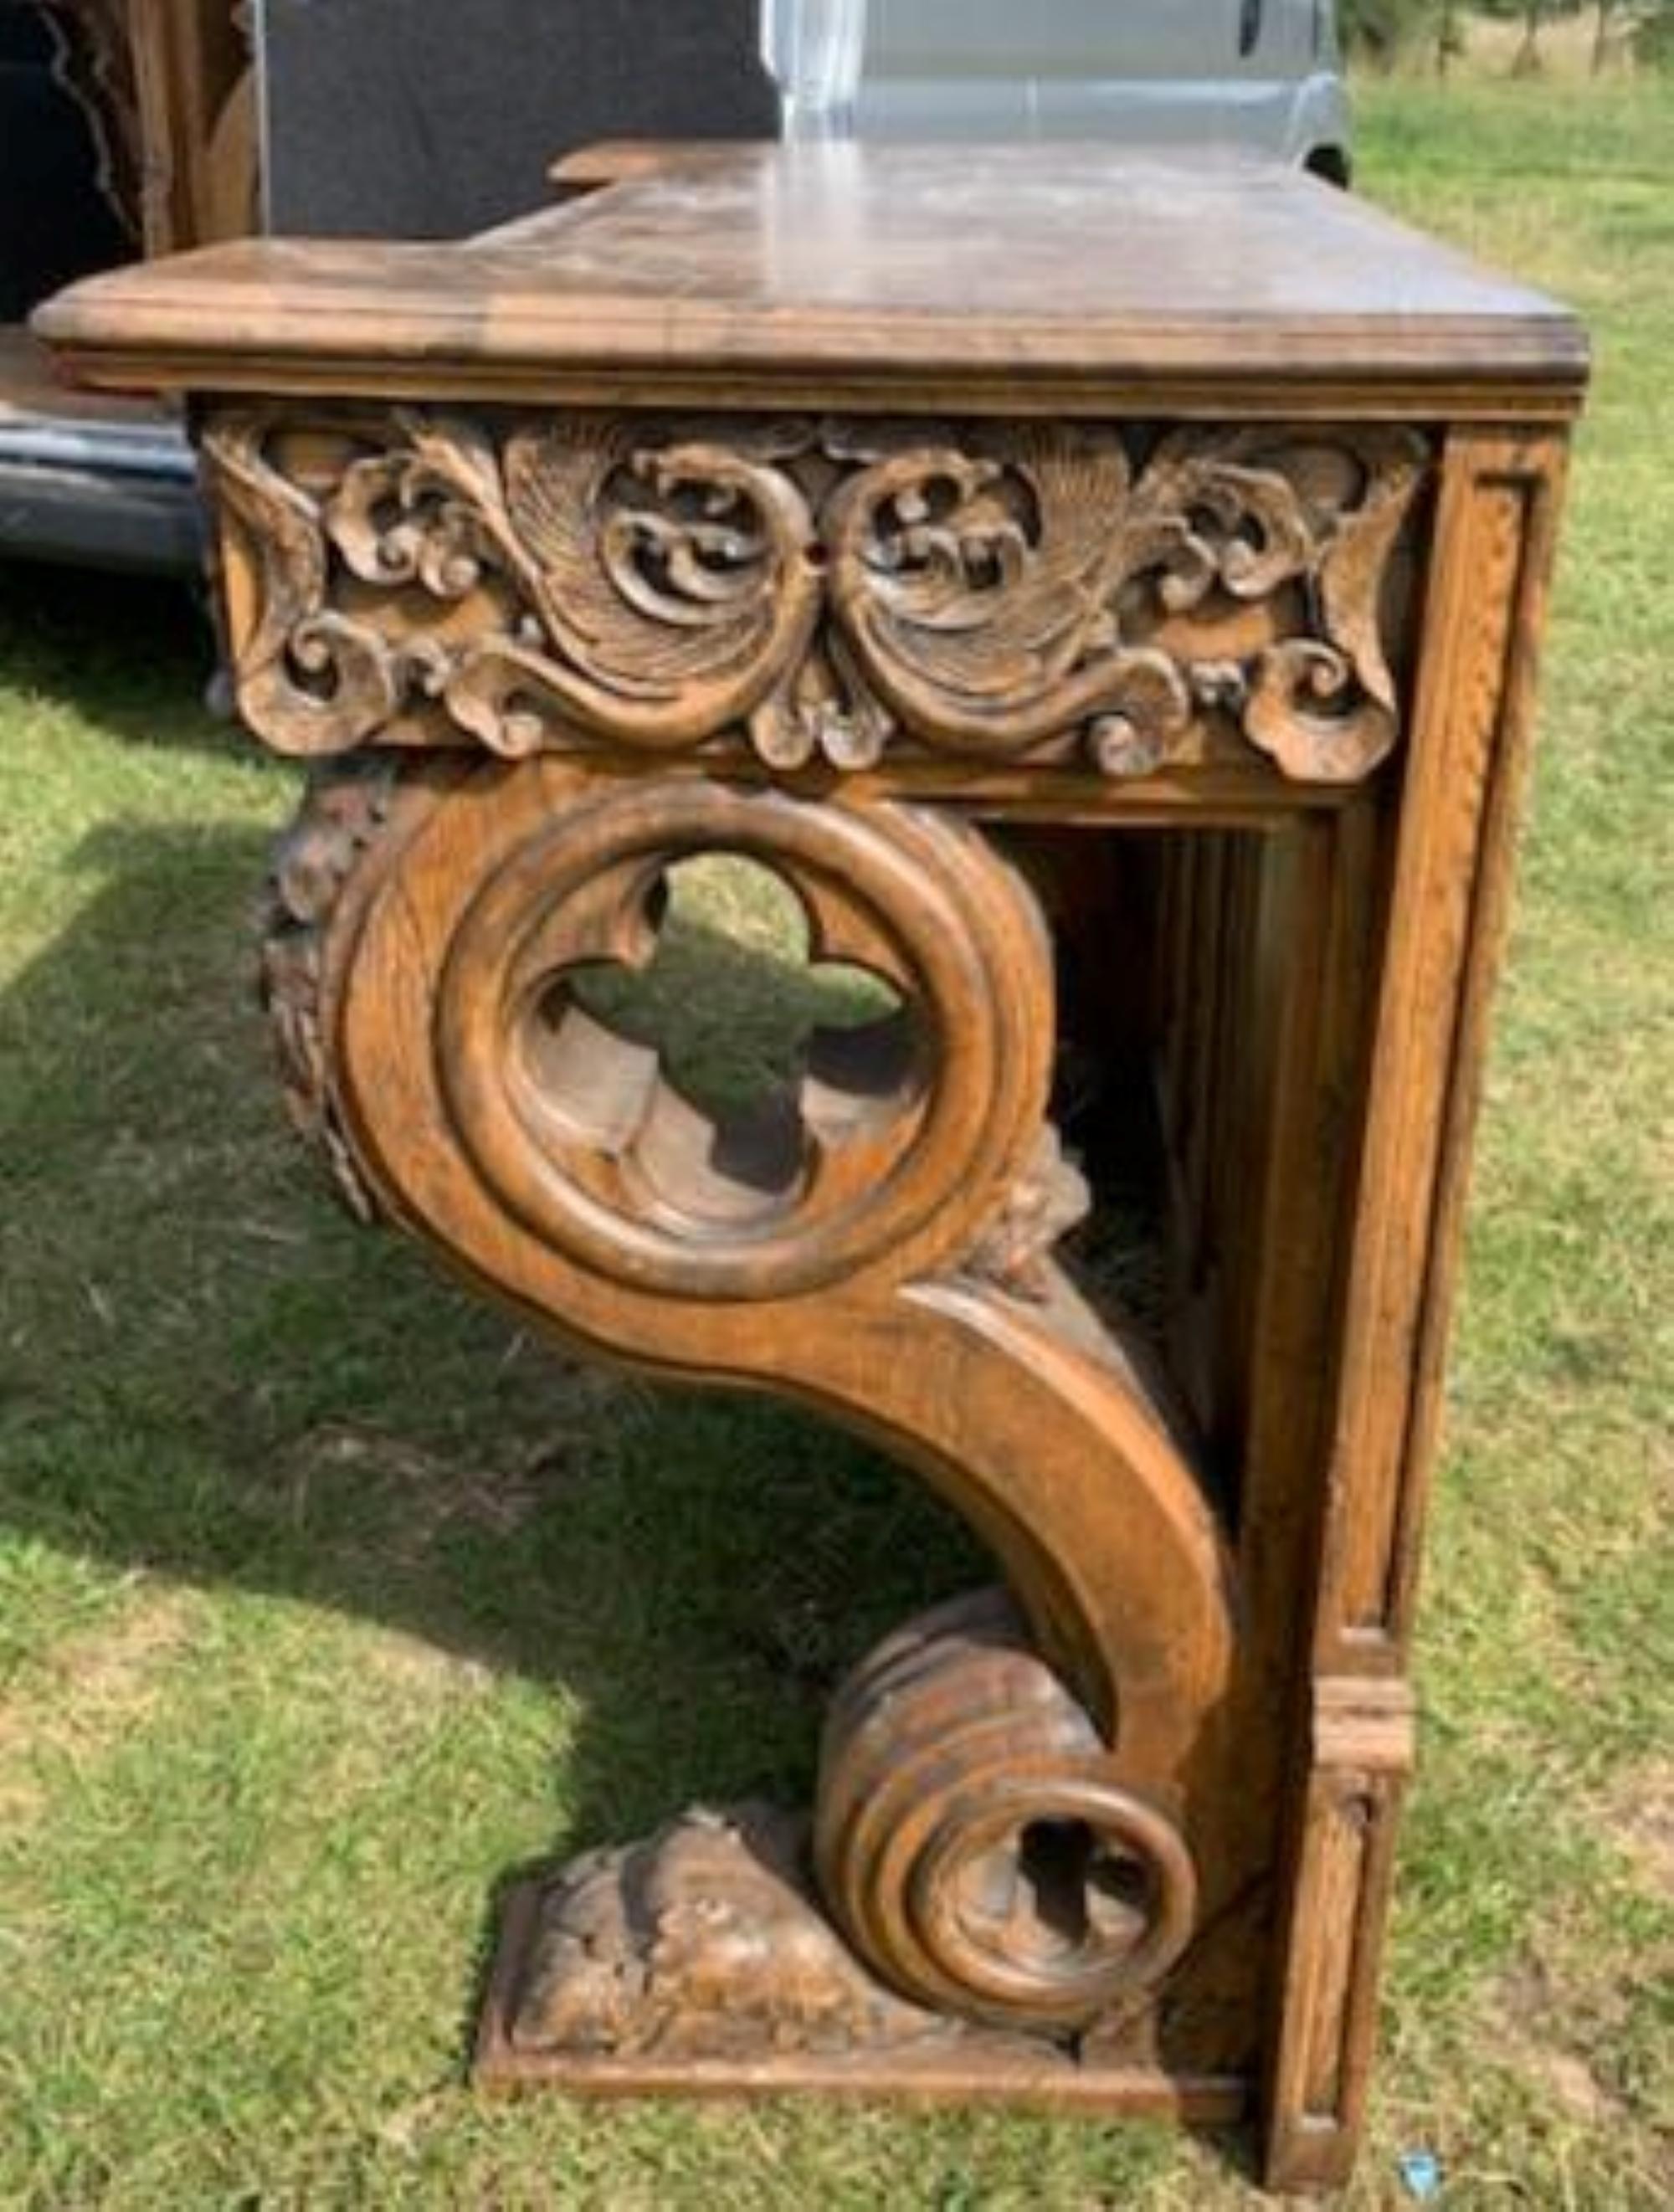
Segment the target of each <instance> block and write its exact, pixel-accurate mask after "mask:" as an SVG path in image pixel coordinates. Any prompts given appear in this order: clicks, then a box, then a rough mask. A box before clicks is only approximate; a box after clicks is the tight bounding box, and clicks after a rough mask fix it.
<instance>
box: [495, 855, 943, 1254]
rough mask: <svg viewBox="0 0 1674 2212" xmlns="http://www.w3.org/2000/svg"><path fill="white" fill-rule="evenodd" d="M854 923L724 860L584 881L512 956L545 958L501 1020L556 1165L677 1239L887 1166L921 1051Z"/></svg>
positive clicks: (903, 1133) (747, 1220)
mask: <svg viewBox="0 0 1674 2212" xmlns="http://www.w3.org/2000/svg"><path fill="white" fill-rule="evenodd" d="M857 920H858V917H855V916H854V915H852V914H851V913H850V912H849V909H848V904H847V902H846V901H845V900H843V898H842V897H841V896H822V895H821V891H820V888H819V886H817V885H816V886H811V887H810V890H809V891H808V892H807V894H804V893H803V892H801V891H800V890H798V889H796V888H793V886H792V885H791V884H789V883H788V881H787V880H786V878H785V877H784V876H782V874H780V873H779V872H777V871H776V870H775V869H773V868H771V867H770V866H766V865H765V864H764V863H763V862H761V861H759V860H752V859H750V858H748V857H746V856H745V855H742V854H719V853H706V854H701V855H691V856H686V857H683V858H676V859H673V860H667V859H663V860H657V861H654V862H652V863H650V864H648V865H645V864H642V865H641V866H636V867H635V868H632V869H631V870H628V871H624V870H619V869H618V870H615V871H612V872H611V873H610V875H609V876H608V877H607V878H606V879H605V881H604V882H603V883H601V884H595V885H593V886H589V889H588V891H587V894H585V895H584V896H583V899H582V901H581V903H580V905H579V907H572V908H570V909H569V911H568V912H567V913H565V914H561V915H558V916H557V917H555V921H554V923H553V926H552V927H551V929H549V930H546V931H543V932H542V933H541V937H542V941H543V942H542V960H541V961H540V962H536V961H533V960H532V959H531V958H530V957H528V956H527V955H526V958H525V961H524V963H522V965H523V968H524V973H525V975H526V977H527V976H528V975H529V974H530V971H531V969H532V967H535V966H540V965H543V964H544V967H545V972H544V973H542V974H540V975H539V977H538V978H537V979H536V980H535V981H534V982H533V985H526V990H525V1003H524V1006H523V1010H522V1012H521V1015H520V1056H521V1060H522V1066H523V1071H524V1075H525V1085H524V1086H523V1088H524V1095H525V1097H526V1098H528V1099H533V1101H534V1102H536V1106H537V1110H538V1113H539V1118H540V1120H541V1121H542V1123H543V1125H544V1135H545V1142H546V1144H547V1146H549V1148H552V1149H556V1151H557V1152H558V1154H559V1155H560V1156H561V1159H562V1164H563V1169H564V1170H565V1171H566V1172H567V1173H569V1175H571V1176H574V1177H575V1180H576V1181H577V1182H579V1183H580V1184H581V1185H582V1187H583V1188H586V1189H587V1191H588V1192H589V1193H590V1194H591V1195H593V1196H594V1197H595V1198H597V1199H600V1200H603V1201H604V1202H605V1203H606V1204H607V1205H608V1206H611V1207H612V1210H613V1211H616V1212H620V1213H624V1214H626V1215H628V1216H630V1218H638V1219H640V1220H642V1221H644V1222H646V1223H648V1224H654V1225H658V1226H660V1227H661V1228H663V1229H666V1230H669V1229H672V1230H674V1231H677V1232H679V1233H683V1234H685V1235H687V1236H690V1237H692V1238H693V1239H694V1240H702V1239H703V1238H705V1237H741V1236H747V1235H748V1234H749V1232H750V1231H752V1230H753V1229H761V1230H769V1229H771V1228H773V1227H776V1226H777V1225H781V1224H782V1223H783V1222H784V1221H785V1220H786V1219H787V1218H788V1217H790V1216H792V1215H794V1214H798V1213H800V1212H803V1211H805V1210H806V1209H808V1208H810V1207H812V1206H819V1207H820V1208H821V1210H824V1209H825V1207H826V1206H834V1205H837V1204H840V1203H841V1202H842V1201H843V1198H844V1196H845V1194H849V1195H852V1194H854V1193H855V1192H856V1191H863V1190H865V1189H866V1188H867V1187H868V1186H869V1185H870V1184H871V1183H872V1182H874V1181H875V1179H876V1178H877V1177H878V1176H880V1175H881V1174H883V1173H885V1172H886V1171H887V1169H888V1167H889V1165H890V1164H891V1162H892V1159H893V1158H894V1157H895V1156H896V1155H897V1153H898V1150H899V1148H900V1146H901V1144H902V1143H903V1142H904V1140H906V1139H908V1138H910V1133H911V1131H912V1127H913V1126H914V1124H915V1122H916V1109H917V1106H918V1104H919V1103H920V1101H921V1100H922V1094H923V1091H924V1067H925V1061H926V1054H925V1051H924V1041H923V1039H922V1036H921V1034H920V1029H921V1025H920V1023H919V1021H918V1019H917V1018H916V1016H915V1013H914V1011H913V1008H912V1006H911V1004H910V998H909V995H908V993H909V990H910V977H909V975H907V974H906V972H905V971H904V969H901V968H899V967H898V965H897V963H896V962H895V961H894V960H893V959H892V957H890V951H889V948H888V947H886V946H883V945H880V944H879V943H878V942H876V941H875V940H874V936H873V933H872V932H871V931H870V930H869V929H867V928H864V927H861V928H859V929H856V928H855V927H853V926H852V925H853V924H854V923H855V921H857ZM555 955H561V956H563V957H562V958H561V959H559V960H558V961H557V964H553V957H554V956H555ZM892 970H893V971H894V972H892Z"/></svg>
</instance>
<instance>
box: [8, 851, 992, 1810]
mask: <svg viewBox="0 0 1674 2212" xmlns="http://www.w3.org/2000/svg"><path fill="white" fill-rule="evenodd" d="M264 860H265V841H264V840H263V839H262V838H261V837H260V836H259V835H256V834H253V833H244V832H234V831H223V832H216V831H214V830H212V829H202V830H200V829H192V830H189V831H188V830H179V831H173V832H171V831H165V830H161V829H127V828H121V827H112V828H109V829H103V830H100V831H99V832H97V833H95V834H94V836H92V837H91V838H89V839H88V840H86V841H84V842H83V844H82V847H81V848H79V849H78V850H77V851H76V853H75V854H73V856H72V859H71V862H70V865H71V866H72V867H73V868H74V869H75V870H76V872H86V873H87V874H88V876H89V878H95V879H97V880H98V882H99V884H100V888H99V889H98V890H96V892H95V893H94V895H93V896H92V897H91V898H90V900H89V902H88V903H87V904H86V905H85V906H84V907H83V908H82V910H81V911H80V913H79V914H78V915H77V916H76V920H75V921H74V922H73V923H72V924H71V926H70V928H69V929H68V930H67V932H66V933H64V935H63V936H62V937H61V938H60V939H58V941H57V942H56V943H54V944H53V945H51V947H50V948H49V949H48V950H46V951H44V952H43V953H41V954H40V957H38V959H37V960H36V961H35V963H33V965H32V966H31V967H29V968H27V969H25V970H24V972H23V973H22V974H21V975H20V976H19V977H18V978H17V979H16V981H15V982H14V983H13V985H12V986H11V987H10V989H9V991H8V992H7V993H6V994H5V995H4V997H3V1000H0V1068H3V1070H4V1071H5V1072H4V1074H3V1077H0V1190H3V1200H4V1218H3V1223H0V1237H3V1243H0V1253H3V1261H4V1275H5V1281H6V1292H5V1311H6V1320H5V1327H4V1330H3V1336H0V1386H3V1387H0V1521H4V1522H6V1523H8V1524H9V1526H10V1527H11V1528H14V1529H15V1530H21V1531H24V1532H27V1534H28V1535H29V1536H30V1537H32V1538H34V1539H36V1540H39V1541H40V1543H42V1544H44V1545H47V1546H51V1547H56V1548H57V1549H58V1550H60V1551H62V1552H65V1553H70V1554H73V1555H78V1556H81V1557H83V1558H88V1559H94V1560H97V1561H99V1562H101V1563H105V1564H107V1565H110V1566H111V1567H113V1568H115V1569H117V1570H119V1571H123V1572H126V1571H132V1570H143V1571H146V1572H148V1573H150V1574H155V1575H157V1576H159V1577H167V1578H171V1579H175V1580H180V1581H184V1582H186V1583H193V1584H199V1585H206V1586H216V1585H231V1586H235V1587H237V1588H240V1589H249V1590H255V1591H260V1592H264V1593H271V1594H277V1595H282V1596H283V1597H286V1598H289V1599H295V1600H296V1601H301V1602H304V1603H307V1604H310V1605H315V1606H322V1607H332V1608H335V1609H338V1610H339V1611H343V1612H345V1613H353V1614H358V1615H362V1616H364V1617H366V1618H368V1619H370V1620H375V1621H377V1622H379V1623H380V1624H384V1625H386V1626H389V1627H392V1628H393V1629H396V1630H399V1631H401V1632H405V1633H406V1634H409V1635H411V1636H413V1637H415V1638H422V1639H423V1640H424V1641H425V1642H427V1643H428V1644H431V1645H433V1646H435V1647H436V1648H437V1649H439V1650H444V1651H446V1652H447V1653H450V1654H453V1655H455V1656H457V1657H458V1658H460V1660H462V1661H465V1662H472V1663H475V1664H478V1665H480V1666H484V1667H487V1668H492V1669H495V1670H497V1671H508V1672H515V1673H517V1674H521V1675H523V1676H526V1677H528V1678H530V1679H533V1680H539V1681H541V1682H543V1683H550V1684H553V1685H557V1686H559V1687H561V1689H562V1690H563V1692H564V1693H565V1697H566V1701H567V1702H568V1703H569V1704H571V1705H573V1706H574V1708H575V1711H576V1712H577V1713H578V1714H579V1716H580V1720H579V1724H578V1728H577V1731H576V1734H575V1739H574V1741H573V1743H572V1745H571V1747H569V1751H568V1752H567V1753H566V1757H565V1759H564V1762H563V1768H562V1771H561V1772H559V1773H557V1775H556V1776H555V1780H554V1795H555V1799H556V1801H557V1807H556V1817H555V1826H554V1834H553V1838H552V1840H553V1844H554V1846H555V1848H557V1849H561V1850H569V1849H571V1848H574V1847H579V1846H581V1845H584V1844H592V1843H594V1842H597V1841H600V1840H603V1839H607V1838H627V1837H629V1836H631V1835H633V1834H634V1833H636V1832H640V1831H642V1830H643V1829H645V1828H646V1827H648V1826H653V1825H654V1824H655V1823H656V1822H657V1821H658V1820H660V1819H662V1818H663V1817H665V1816H666V1815H667V1814H671V1813H673V1812H674V1811H675V1810H677V1809H679V1808H680V1807H681V1806H682V1805H684V1804H685V1803H686V1802H690V1801H691V1800H692V1799H694V1798H706V1797H707V1798H709V1799H711V1800H715V1799H724V1798H727V1797H731V1796H744V1795H749V1794H752V1793H756V1792H761V1793H764V1794H767V1795H771V1796H780V1797H788V1798H789V1799H791V1800H792V1801H793V1802H794V1800H796V1799H797V1798H800V1797H805V1796H807V1794H808V1792H809V1790H810V1787H811V1783H812V1771H813V1756H814V1749H815V1743H816V1739H817V1731H818V1726H819V1718H820V1716H821V1713H822V1711H823V1708H824V1705H825V1699H826V1698H827V1696H828V1694H829V1692H830V1690H831V1687H832V1686H833V1685H834V1683H835V1681H836V1680H837V1678H838V1676H839V1675H840V1674H842V1673H843V1671H844V1669H845V1668H847V1666H848V1665H849V1663H851V1662H852V1661H853V1660H854V1659H855V1657H856V1656H859V1654H860V1652H861V1651H862V1650H865V1649H866V1648H867V1646H868V1645H869V1644H871V1643H873V1642H874V1641H875V1640H876V1638H878V1637H879V1636H880V1635H881V1634H883V1633H884V1632H886V1631H887V1630H888V1629H890V1628H892V1627H893V1626H897V1625H898V1622H899V1621H900V1620H901V1619H902V1618H903V1617H904V1615H906V1614H909V1613H911V1612H912V1611H913V1610H915V1609H916V1607H918V1606H920V1605H921V1604H923V1603H928V1602H930V1601H934V1600H935V1599H937V1598H939V1597H940V1596H942V1595H947V1593H948V1592H949V1591H951V1590H953V1589H959V1588H964V1587H968V1586H969V1585H971V1583H976V1582H980V1581H983V1580H985V1579H987V1578H988V1576H989V1567H988V1565H987V1563H986V1561H985V1559H984V1558H983V1555H982V1554H981V1553H980V1552H979V1551H978V1550H977V1547H976V1546H975V1545H974V1543H973V1542H972V1541H970V1540H968V1539H967V1537H966V1536H965V1533H964V1531H963V1530H962V1529H960V1528H959V1527H958V1526H957V1525H956V1524H954V1523H953V1521H952V1520H951V1519H950V1517H949V1516H947V1515H946V1514H945V1513H944V1512H943V1510H941V1509H940V1508H939V1507H937V1506H935V1505H934V1504H932V1503H931V1502H930V1501H929V1500H928V1498H924V1497H923V1496H922V1494H921V1493H920V1492H918V1490H917V1489H916V1487H915V1486H913V1485H912V1484H910V1482H909V1481H908V1480H906V1479H905V1478H904V1477H902V1476H898V1475H897V1474H896V1473H895V1472H894V1471H893V1470H892V1468H889V1467H887V1466H886V1465H884V1464H882V1463H880V1461H879V1460H877V1459H876V1458H875V1457H874V1456H873V1455H871V1454H870V1453H869V1452H867V1451H866V1450H865V1449H862V1448H861V1447H860V1446H858V1445H856V1444H854V1443H850V1442H849V1441H848V1440H847V1439H845V1438H843V1437H840V1436H837V1435H834V1434H832V1433H831V1431H827V1430H825V1429H824V1428H823V1427H821V1426H819V1425H817V1424H815V1423H813V1421H811V1420H810V1419H806V1418H804V1417H801V1416H800V1415H798V1414H795V1413H792V1412H789V1411H788V1410H783V1409H781V1408H778V1407H772V1406H769V1405H765V1404H763V1403H760V1402H758V1401H745V1400H742V1399H736V1398H732V1397H719V1396H709V1395H697V1394H695V1393H676V1392H669V1391H661V1390H658V1391H653V1390H651V1389H649V1388H648V1387H646V1386H643V1385H642V1384H640V1383H636V1382H633V1381H630V1380H624V1379H620V1378H616V1377H613V1376H609V1375H606V1374H601V1373H600V1372H599V1371H597V1370H593V1369H586V1370H584V1369H582V1368H581V1367H580V1366H579V1365H577V1364H573V1363H571V1362H569V1361H568V1360H567V1359H566V1358H563V1356H562V1354H560V1353H557V1352H553V1351H551V1350H550V1349H548V1348H547V1347H546V1346H544V1345H542V1344H540V1343H538V1342H536V1341H534V1340H533V1339H531V1338H530V1337H529V1336H528V1335H527V1334H526V1333H525V1332H523V1331H522V1330H521V1329H520V1328H519V1327H518V1326H516V1325H515V1324H514V1323H513V1322H510V1321H508V1320H507V1319H506V1318H504V1317H502V1316H500V1315H498V1314H497V1313H496V1312H495V1311H493V1310H489V1309H486V1308H485V1307H484V1306H483V1305H482V1304H479V1303H478V1301H477V1300H476V1299H475V1298H473V1297H472V1296H471V1295H470V1294H469V1293H467V1292H466V1291H463V1290H458V1289H455V1288H454V1286H452V1285H450V1284H448V1283H447V1281H445V1280H444V1279H441V1277H440V1275H439V1274H438V1273H435V1271H434V1270H433V1269H432V1268H431V1267H429V1264H428V1263H427V1261H425V1260H424V1259H423V1257H422V1256H421V1255H418V1254H417V1253H415V1252H413V1251H411V1250H410V1249H407V1248H406V1247H405V1245H403V1244H402V1243H400V1242H399V1240H397V1239H396V1238H394V1237H389V1236H380V1235H369V1234H368V1233H367V1232H365V1231H360V1230H358V1229H356V1227H355V1226H354V1225H352V1224H350V1222H349V1221H348V1220H347V1219H346V1218H344V1217H342V1216H341V1215H340V1214H339V1213H338V1211H337V1209H336V1207H335V1206H334V1205H333V1204H332V1200H331V1199H330V1198H329V1196H328V1195H327V1194H326V1183H325V1179H324V1176H323V1172H316V1170H315V1167H314V1164H313V1162H312V1160H311V1159H309V1158H308V1157H307V1155H306V1154H305V1153H304V1152H302V1150H301V1147H300V1146H297V1145H296V1144H295V1140H294V1139H292V1138H291V1137H290V1135H289V1133H288V1132H287V1131H286V1130H285V1129H284V1128H283V1126H282V1121H281V1115H280V1110H279V1107H278V1103H277V1092H276V1087H275V1085H274V1082H273V1079H272V1076H271V1070H270V1067H269V1065H268V1059H267V1052H266V1046H265V1037H264V1036H263V1033H262V1026H261V1023H260V1019H259V1014H258V1013H257V1012H256V1010H255V1007H254V1006H253V993H252V988H251V975H252V973H253V964H254V962H253V943H252V931H251V921H250V917H251V910H252V908H253V904H254V894H255V890H256V887H257V885H258V884H259V879H260V876H261V872H262V870H263V866H264Z"/></svg>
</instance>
